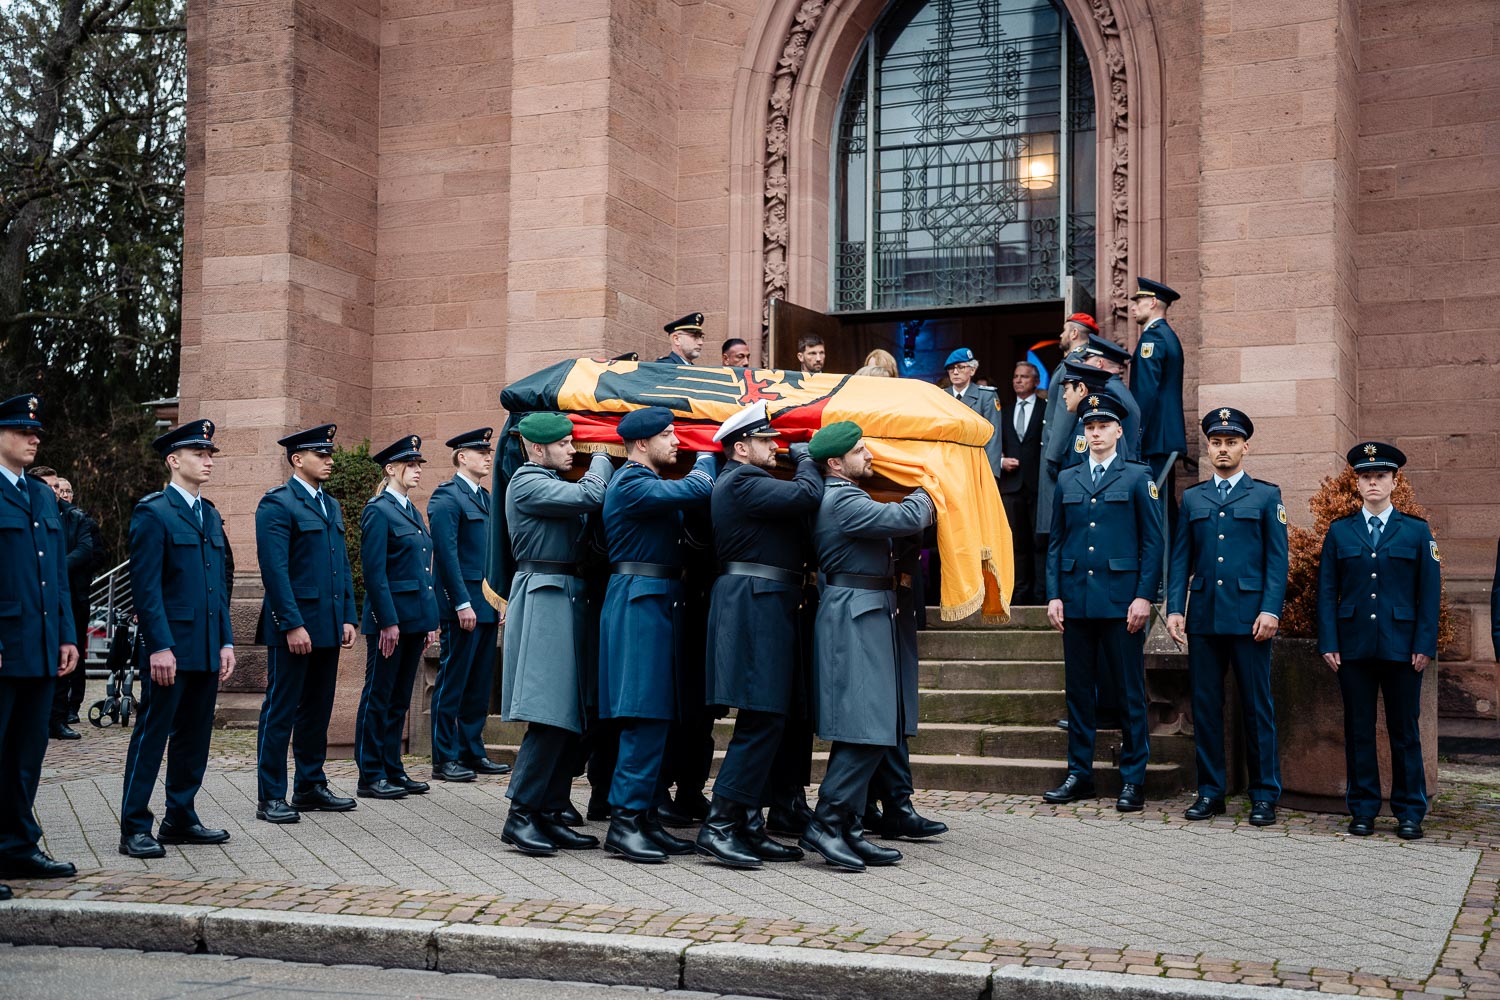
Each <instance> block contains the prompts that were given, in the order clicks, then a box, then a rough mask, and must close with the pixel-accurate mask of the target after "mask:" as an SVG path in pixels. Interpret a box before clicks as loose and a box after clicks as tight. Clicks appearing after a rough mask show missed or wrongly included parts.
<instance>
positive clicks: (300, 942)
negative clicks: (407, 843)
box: [203, 909, 446, 969]
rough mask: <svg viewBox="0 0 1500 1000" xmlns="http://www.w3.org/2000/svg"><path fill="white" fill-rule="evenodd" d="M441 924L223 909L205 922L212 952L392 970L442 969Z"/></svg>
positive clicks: (211, 914) (206, 943)
mask: <svg viewBox="0 0 1500 1000" xmlns="http://www.w3.org/2000/svg"><path fill="white" fill-rule="evenodd" d="M444 926H446V925H445V924H443V923H441V922H439V921H436V920H406V919H403V918H400V917H360V916H354V915H351V914H342V913H306V912H296V911H286V910H240V909H218V910H214V911H213V912H211V913H209V914H208V915H207V916H206V917H204V919H203V943H204V945H205V946H206V947H207V949H208V950H209V951H211V952H218V953H220V954H225V955H245V956H252V957H256V958H278V959H281V960H283V961H288V962H316V963H318V964H320V965H338V964H341V963H349V962H364V963H369V964H373V965H380V966H384V967H386V968H402V969H432V968H436V967H437V943H436V941H435V940H434V936H435V935H436V934H437V932H438V930H439V929H441V928H442V927H444Z"/></svg>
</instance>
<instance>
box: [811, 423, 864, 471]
mask: <svg viewBox="0 0 1500 1000" xmlns="http://www.w3.org/2000/svg"><path fill="white" fill-rule="evenodd" d="M864 436H865V432H864V429H863V428H861V427H860V426H859V424H856V423H855V422H854V421H852V420H840V421H838V422H837V423H832V424H829V425H828V426H827V427H824V428H823V429H822V430H820V431H818V433H816V434H814V435H813V436H812V440H811V441H809V442H808V443H807V450H808V453H809V454H810V455H812V457H813V459H814V460H816V461H819V462H822V461H826V460H827V459H830V458H839V457H841V456H844V455H847V454H849V452H851V451H853V450H854V446H855V445H857V444H859V440H860V438H862V437H864Z"/></svg>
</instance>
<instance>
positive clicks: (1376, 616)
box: [1318, 507, 1443, 663]
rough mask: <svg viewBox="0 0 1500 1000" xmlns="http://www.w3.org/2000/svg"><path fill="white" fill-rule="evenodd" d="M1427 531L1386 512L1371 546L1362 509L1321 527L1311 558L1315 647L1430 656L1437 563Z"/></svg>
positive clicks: (1350, 653) (1365, 654)
mask: <svg viewBox="0 0 1500 1000" xmlns="http://www.w3.org/2000/svg"><path fill="white" fill-rule="evenodd" d="M1438 558H1439V557H1438V548H1437V542H1435V541H1433V539H1432V529H1431V528H1429V527H1428V526H1427V522H1426V521H1424V520H1422V519H1421V518H1420V517H1412V516H1410V515H1408V514H1403V513H1401V512H1400V511H1399V510H1393V511H1391V517H1390V520H1389V521H1387V522H1386V526H1385V531H1384V532H1383V533H1382V535H1381V538H1380V546H1379V548H1375V549H1372V548H1370V534H1369V530H1368V528H1367V527H1366V522H1365V513H1364V508H1362V507H1361V508H1360V509H1359V510H1358V511H1356V512H1355V513H1353V514H1350V515H1349V516H1348V517H1341V518H1339V519H1338V520H1337V521H1334V522H1333V523H1332V524H1330V525H1329V526H1328V534H1327V535H1325V536H1324V537H1323V554H1322V557H1321V561H1320V562H1319V563H1318V652H1320V653H1338V654H1339V656H1340V657H1341V658H1343V659H1345V660H1392V661H1395V662H1397V663H1406V662H1409V661H1410V660H1411V657H1412V654H1413V653H1425V654H1426V655H1428V656H1432V657H1436V656H1437V638H1438V609H1439V606H1440V604H1441V602H1442V596H1443V581H1442V564H1441V563H1440V562H1439V561H1438Z"/></svg>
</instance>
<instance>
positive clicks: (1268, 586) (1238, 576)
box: [1167, 406, 1287, 826]
mask: <svg viewBox="0 0 1500 1000" xmlns="http://www.w3.org/2000/svg"><path fill="white" fill-rule="evenodd" d="M1254 433H1255V425H1254V424H1253V423H1251V421H1250V418H1249V416H1247V415H1246V414H1244V413H1241V412H1240V411H1239V410H1236V409H1234V408H1232V407H1228V406H1225V407H1220V408H1219V409H1217V410H1213V411H1211V412H1209V413H1208V414H1207V415H1206V416H1205V417H1204V418H1203V436H1204V437H1205V438H1207V439H1208V458H1209V461H1210V462H1212V463H1213V467H1214V475H1213V478H1212V479H1210V480H1206V481H1204V482H1201V483H1198V484H1196V485H1194V486H1191V487H1189V488H1188V489H1187V491H1186V492H1185V493H1184V494H1183V496H1182V512H1183V513H1182V518H1181V519H1180V520H1179V521H1178V522H1177V533H1176V535H1175V536H1174V537H1173V540H1172V572H1171V579H1170V582H1169V584H1168V589H1167V632H1168V633H1170V634H1171V636H1172V638H1173V639H1174V640H1175V641H1176V642H1177V643H1178V644H1182V643H1186V644H1187V648H1188V673H1189V678H1190V680H1191V683H1192V691H1193V740H1194V742H1195V743H1196V744H1197V747H1198V799H1197V801H1196V802H1194V803H1193V804H1192V805H1191V806H1189V807H1188V810H1187V814H1186V815H1187V818H1188V819H1190V820H1204V819H1211V818H1212V817H1214V816H1217V815H1219V814H1220V813H1222V812H1223V811H1224V791H1225V788H1226V786H1227V783H1228V779H1227V776H1226V775H1225V773H1224V672H1225V670H1226V669H1227V668H1228V667H1230V666H1231V665H1232V666H1233V667H1234V675H1235V679H1236V680H1237V681H1238V683H1239V692H1240V714H1241V718H1242V719H1243V720H1244V731H1245V751H1246V752H1245V757H1246V764H1247V765H1248V767H1249V770H1250V823H1251V825H1253V826H1270V825H1271V824H1272V823H1274V822H1276V800H1277V799H1278V798H1280V797H1281V762H1280V758H1279V757H1278V756H1277V753H1276V709H1275V707H1274V706H1273V705H1272V703H1271V642H1272V639H1273V638H1274V637H1275V635H1276V629H1277V625H1278V623H1279V622H1280V621H1281V604H1282V600H1283V598H1285V596H1286V573H1287V537H1286V536H1287V532H1286V508H1285V507H1283V506H1282V505H1281V490H1280V488H1278V487H1277V486H1276V484H1275V483H1265V482H1261V481H1260V480H1258V479H1252V478H1250V476H1249V475H1247V474H1246V473H1245V469H1244V461H1245V456H1246V455H1248V454H1249V453H1250V436H1251V435H1252V434H1254ZM1189 591H1191V592H1192V604H1191V605H1189V604H1188V593H1189Z"/></svg>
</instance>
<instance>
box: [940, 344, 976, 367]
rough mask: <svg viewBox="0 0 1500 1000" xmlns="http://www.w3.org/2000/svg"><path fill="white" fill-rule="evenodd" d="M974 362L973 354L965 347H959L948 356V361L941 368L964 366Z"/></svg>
mask: <svg viewBox="0 0 1500 1000" xmlns="http://www.w3.org/2000/svg"><path fill="white" fill-rule="evenodd" d="M973 361H974V352H973V351H971V350H969V349H968V348H967V347H960V348H959V349H958V350H956V351H954V352H953V353H952V354H950V355H948V360H947V361H944V362H943V368H944V369H948V368H952V367H953V366H954V365H966V364H970V363H972V362H973Z"/></svg>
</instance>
